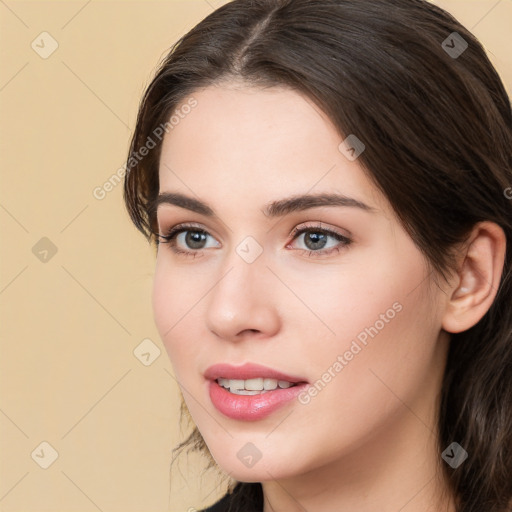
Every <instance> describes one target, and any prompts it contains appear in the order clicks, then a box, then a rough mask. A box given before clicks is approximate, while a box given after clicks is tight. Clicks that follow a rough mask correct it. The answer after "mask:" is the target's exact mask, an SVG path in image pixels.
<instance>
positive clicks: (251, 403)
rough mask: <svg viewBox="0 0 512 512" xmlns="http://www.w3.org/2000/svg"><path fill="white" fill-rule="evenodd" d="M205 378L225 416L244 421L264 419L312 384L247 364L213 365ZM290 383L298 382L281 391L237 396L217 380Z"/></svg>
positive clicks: (212, 395)
mask: <svg viewBox="0 0 512 512" xmlns="http://www.w3.org/2000/svg"><path fill="white" fill-rule="evenodd" d="M204 376H205V377H206V378H207V379H208V380H209V381H210V382H209V388H208V392H209V395H210V400H211V401H212V403H213V405H214V406H215V408H216V409H217V410H218V411H219V412H221V413H222V414H224V415H225V416H227V417H229V418H232V419H235V420H242V421H255V420H260V419H263V418H265V417H266V416H268V415H269V414H271V413H272V412H274V411H275V410H276V409H278V408H280V407H282V406H284V405H285V404H286V403H288V402H290V401H291V400H293V399H294V398H296V397H297V396H298V395H299V394H300V393H301V392H302V391H303V390H304V389H305V388H306V387H307V386H308V383H307V382H306V381H305V379H303V378H301V377H294V376H292V375H288V374H285V373H281V372H278V371H277V370H273V369H272V368H268V367H266V366H261V365H258V364H252V363H247V364H244V365H242V366H231V365H229V364H216V365H213V366H210V367H209V368H208V369H207V370H206V372H205V374H204ZM258 377H262V378H268V379H277V380H286V381H288V382H293V383H296V385H295V386H292V387H289V388H279V387H278V388H277V389H275V390H272V391H267V392H265V393H261V394H259V395H236V394H234V393H231V392H230V391H228V390H227V389H225V388H223V387H222V386H220V385H219V384H218V383H217V382H216V379H218V378H225V379H239V380H247V379H254V378H258Z"/></svg>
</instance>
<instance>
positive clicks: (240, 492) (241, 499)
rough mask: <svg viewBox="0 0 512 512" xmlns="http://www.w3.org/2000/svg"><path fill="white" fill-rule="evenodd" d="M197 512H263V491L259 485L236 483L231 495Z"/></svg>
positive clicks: (226, 495)
mask: <svg viewBox="0 0 512 512" xmlns="http://www.w3.org/2000/svg"><path fill="white" fill-rule="evenodd" d="M198 512H263V489H262V487H261V484H260V483H247V482H238V483H237V484H236V486H235V488H234V489H233V492H232V493H231V494H228V493H226V494H225V495H224V496H223V497H222V498H221V499H220V500H218V501H217V502H216V503H214V504H213V505H211V506H210V507H208V508H206V509H203V510H198Z"/></svg>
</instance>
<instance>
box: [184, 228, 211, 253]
mask: <svg viewBox="0 0 512 512" xmlns="http://www.w3.org/2000/svg"><path fill="white" fill-rule="evenodd" d="M205 240H206V233H203V232H202V231H188V232H187V235H186V237H185V241H186V243H187V245H188V246H189V247H190V248H191V249H202V248H203V244H204V242H205Z"/></svg>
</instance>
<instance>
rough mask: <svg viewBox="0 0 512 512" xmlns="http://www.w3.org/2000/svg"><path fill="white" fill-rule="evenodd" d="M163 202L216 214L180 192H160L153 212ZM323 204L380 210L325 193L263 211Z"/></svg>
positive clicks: (277, 213) (275, 214) (272, 212)
mask: <svg viewBox="0 0 512 512" xmlns="http://www.w3.org/2000/svg"><path fill="white" fill-rule="evenodd" d="M161 204H171V205H174V206H179V207H180V208H185V209H186V210H190V211H193V212H196V213H199V214H201V215H204V216H206V217H214V216H215V211H214V210H213V209H212V208H211V207H210V206H208V205H207V204H206V203H204V202H202V201H200V200H199V199H195V198H193V197H190V196H186V195H184V194H180V193H178V192H162V193H160V194H159V195H158V197H157V198H156V199H155V200H154V201H153V203H152V205H151V207H150V208H151V210H152V212H154V213H156V211H157V210H158V207H159V206H160V205H161ZM321 206H345V207H350V208H359V209H361V210H363V211H366V212H369V213H375V212H377V211H378V209H377V208H374V207H373V206H368V205H367V204H365V203H363V202H361V201H358V200H357V199H353V198H351V197H347V196H344V195H341V194H326V193H324V194H304V195H295V196H292V197H288V198H285V199H279V200H276V201H272V202H270V203H268V204H266V205H265V207H264V208H262V209H261V212H262V213H263V214H264V215H265V216H266V217H282V216H284V215H287V214H289V213H293V212H299V211H304V210H308V209H310V208H318V207H321Z"/></svg>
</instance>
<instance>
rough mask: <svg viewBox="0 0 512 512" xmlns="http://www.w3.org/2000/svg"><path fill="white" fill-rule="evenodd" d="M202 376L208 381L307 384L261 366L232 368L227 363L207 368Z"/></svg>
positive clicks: (305, 381) (245, 365)
mask: <svg viewBox="0 0 512 512" xmlns="http://www.w3.org/2000/svg"><path fill="white" fill-rule="evenodd" d="M204 376H205V378H206V379H208V380H216V379H219V378H223V379H230V380H231V379H237V380H248V379H257V378H259V377H261V378H264V379H276V380H284V381H288V382H291V383H293V384H299V383H307V380H306V379H305V378H303V377H298V376H295V375H289V374H286V373H283V372H280V371H278V370H274V369H273V368H269V367H268V366H263V365H260V364H255V363H245V364H243V365H242V366H233V365H230V364H227V363H221V364H214V365H212V366H210V367H208V368H207V370H206V371H205V372H204Z"/></svg>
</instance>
